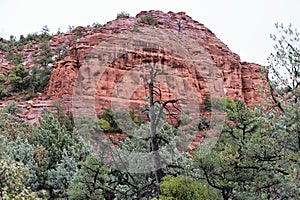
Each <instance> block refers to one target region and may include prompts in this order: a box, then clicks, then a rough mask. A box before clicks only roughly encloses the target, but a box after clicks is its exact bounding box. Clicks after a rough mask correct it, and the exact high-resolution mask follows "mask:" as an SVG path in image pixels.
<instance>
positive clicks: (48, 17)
mask: <svg viewBox="0 0 300 200" xmlns="http://www.w3.org/2000/svg"><path fill="white" fill-rule="evenodd" d="M299 9H300V1H299V0H247V1H246V0H206V1H203V0H198V1H197V0H164V1H163V0H160V1H159V0H148V1H145V0H144V1H142V0H127V1H125V0H106V1H101V0H85V1H76V0H51V1H45V0H1V3H0V37H3V38H7V39H8V38H9V36H10V35H15V36H16V37H17V38H19V36H20V35H21V34H23V35H25V36H26V35H27V34H28V33H33V32H39V31H40V30H41V28H42V27H43V26H44V25H48V27H49V28H50V31H51V32H54V33H56V32H57V30H58V28H60V29H61V31H66V30H67V29H68V27H69V25H72V26H79V25H81V26H86V25H89V24H90V25H91V24H92V23H94V22H99V23H100V24H105V23H106V22H108V21H111V20H114V19H115V18H116V16H117V14H118V13H120V12H122V11H125V12H127V13H129V14H130V15H131V16H135V15H136V14H138V13H139V12H140V11H146V10H161V11H164V12H168V11H173V12H179V11H184V12H186V13H187V15H189V16H191V17H192V18H193V19H194V20H197V21H199V22H200V23H203V24H204V25H205V26H206V27H207V28H209V29H210V30H211V31H212V32H214V33H215V34H216V35H217V37H218V38H219V39H221V40H222V41H223V42H224V43H225V44H227V45H228V46H229V48H230V49H231V50H232V51H233V52H235V53H237V54H239V55H240V56H241V59H242V61H248V62H256V63H259V64H266V63H267V57H268V55H269V54H270V52H271V51H272V50H273V42H272V40H271V39H270V38H269V35H270V33H274V32H275V30H276V29H275V26H274V24H275V22H280V23H284V24H286V25H288V24H289V23H292V24H293V26H294V27H295V28H298V31H300V10H299Z"/></svg>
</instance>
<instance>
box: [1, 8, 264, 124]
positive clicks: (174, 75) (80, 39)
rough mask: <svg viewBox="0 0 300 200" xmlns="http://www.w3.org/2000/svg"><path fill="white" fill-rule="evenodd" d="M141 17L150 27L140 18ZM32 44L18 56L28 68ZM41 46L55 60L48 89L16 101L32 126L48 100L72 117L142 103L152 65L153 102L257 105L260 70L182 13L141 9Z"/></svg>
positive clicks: (187, 105) (48, 104)
mask: <svg viewBox="0 0 300 200" xmlns="http://www.w3.org/2000/svg"><path fill="white" fill-rule="evenodd" d="M145 16H151V18H153V19H155V20H156V21H157V24H154V23H153V24H151V22H148V21H147V20H143V19H145ZM148 18H149V17H148ZM37 45H38V44H33V46H32V48H31V49H30V48H29V49H25V50H24V52H23V55H24V57H25V58H26V59H25V60H26V62H25V63H24V65H25V66H26V68H28V69H29V68H30V67H31V66H32V62H31V60H32V59H31V54H32V52H34V47H36V46H37ZM49 45H50V47H51V49H52V50H53V51H55V52H56V54H57V55H56V56H55V58H53V59H55V61H54V63H53V71H52V73H51V77H50V83H49V85H48V87H47V88H46V90H45V92H44V93H43V94H41V95H39V97H38V98H35V99H33V100H32V101H29V102H22V103H20V105H21V106H22V107H23V108H26V109H25V111H24V113H23V114H22V116H23V117H26V118H27V119H28V120H32V121H33V122H36V121H37V120H36V118H37V117H38V115H39V112H40V110H42V108H43V107H47V108H50V109H51V108H54V106H53V103H54V102H60V103H62V104H63V105H64V106H65V107H66V109H67V110H72V111H74V109H75V110H76V109H77V112H82V108H84V109H83V111H84V112H85V113H86V114H98V113H100V112H101V111H102V110H103V108H109V107H114V108H116V107H117V108H118V109H122V106H124V105H125V107H138V106H140V105H144V104H145V100H144V98H145V97H147V96H149V95H148V88H147V87H146V85H147V84H146V82H145V81H146V79H147V80H149V74H150V69H151V67H154V66H155V67H156V68H155V69H156V70H157V71H159V73H158V76H157V77H156V79H157V80H156V85H157V86H159V88H160V90H161V94H162V96H161V98H162V99H163V100H164V101H167V100H170V99H175V98H178V99H184V100H185V101H184V102H183V103H182V104H181V105H180V106H181V107H180V109H184V110H186V111H190V110H194V109H195V105H197V104H198V105H200V107H199V109H200V112H201V105H202V106H203V98H204V96H206V95H209V96H211V97H224V96H227V97H229V98H231V99H240V100H242V101H245V102H246V103H247V104H248V105H251V104H252V103H259V102H261V101H262V98H261V94H260V92H259V89H260V86H261V85H263V84H264V83H265V80H264V79H261V76H262V72H261V66H260V65H257V64H252V63H247V62H241V60H240V57H239V56H238V55H237V54H235V53H233V52H232V51H231V50H230V49H229V48H228V47H227V46H226V45H225V44H224V43H223V42H222V41H220V40H219V39H218V38H217V37H216V36H215V34H214V33H213V32H212V31H210V30H209V29H208V28H206V27H205V26H204V25H203V24H201V23H199V22H197V21H195V20H193V19H192V18H191V17H189V16H188V15H186V14H185V13H184V12H180V13H173V12H168V13H163V12H161V11H143V12H141V13H139V14H138V15H137V16H136V17H126V18H120V19H117V20H114V21H111V22H108V23H107V24H105V25H104V26H101V27H90V26H88V27H77V28H75V29H74V30H72V31H70V32H67V33H61V34H57V35H54V36H53V37H52V39H51V40H50V42H49ZM5 56H6V55H4V54H3V55H2V54H1V55H0V59H1V60H0V70H1V73H2V74H4V75H8V72H9V69H10V68H11V67H12V63H7V62H5V59H4V58H5ZM5 104H6V102H3V103H2V105H0V106H4V105H5ZM87 107H91V108H90V109H87ZM80 108H81V109H80ZM81 114H84V113H81Z"/></svg>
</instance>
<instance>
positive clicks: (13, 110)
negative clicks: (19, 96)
mask: <svg viewBox="0 0 300 200" xmlns="http://www.w3.org/2000/svg"><path fill="white" fill-rule="evenodd" d="M1 112H2V113H7V114H10V115H14V116H16V115H17V114H18V113H20V112H21V109H20V108H19V107H18V103H17V102H16V101H9V102H8V103H7V105H6V106H4V107H3V108H2V110H1Z"/></svg>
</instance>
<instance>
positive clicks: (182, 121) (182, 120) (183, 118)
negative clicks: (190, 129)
mask: <svg viewBox="0 0 300 200" xmlns="http://www.w3.org/2000/svg"><path fill="white" fill-rule="evenodd" d="M177 122H178V124H179V125H187V124H189V123H190V122H191V118H190V116H188V115H179V116H178V117H177Z"/></svg>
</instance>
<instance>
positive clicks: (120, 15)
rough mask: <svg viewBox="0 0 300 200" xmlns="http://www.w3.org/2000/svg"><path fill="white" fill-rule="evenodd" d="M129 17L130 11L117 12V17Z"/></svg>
mask: <svg viewBox="0 0 300 200" xmlns="http://www.w3.org/2000/svg"><path fill="white" fill-rule="evenodd" d="M127 17H129V13H127V12H124V11H123V12H121V13H118V14H117V19H120V18H127Z"/></svg>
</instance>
